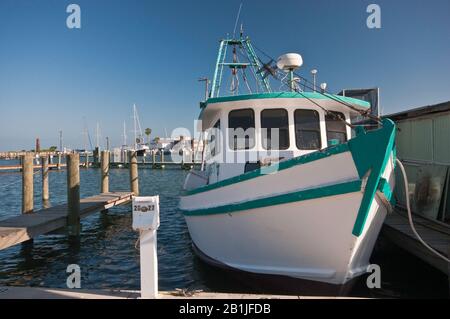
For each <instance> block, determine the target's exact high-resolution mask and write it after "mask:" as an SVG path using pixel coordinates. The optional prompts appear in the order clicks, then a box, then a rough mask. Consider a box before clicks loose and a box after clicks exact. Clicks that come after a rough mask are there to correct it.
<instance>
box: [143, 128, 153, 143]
mask: <svg viewBox="0 0 450 319" xmlns="http://www.w3.org/2000/svg"><path fill="white" fill-rule="evenodd" d="M144 133H145V135H147V143H148V144H149V145H150V135H151V134H152V129H151V128H148V127H147V128H146V129H145V131H144Z"/></svg>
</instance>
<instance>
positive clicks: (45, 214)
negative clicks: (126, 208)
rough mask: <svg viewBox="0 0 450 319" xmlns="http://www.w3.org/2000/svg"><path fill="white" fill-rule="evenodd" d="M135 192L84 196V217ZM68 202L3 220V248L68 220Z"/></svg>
mask: <svg viewBox="0 0 450 319" xmlns="http://www.w3.org/2000/svg"><path fill="white" fill-rule="evenodd" d="M132 195H133V193H131V192H111V193H104V194H99V195H95V196H91V197H87V198H83V199H81V200H80V218H84V217H87V216H89V215H91V214H93V213H96V212H98V211H101V210H105V209H109V208H112V207H114V206H117V205H121V204H125V203H127V202H129V201H131V196H132ZM67 214H68V211H67V204H62V205H57V206H53V207H50V208H46V209H42V210H39V211H36V212H34V213H31V214H21V215H18V216H14V217H11V218H8V219H5V220H1V221H0V250H2V249H6V248H8V247H11V246H14V245H17V244H19V243H22V242H24V241H27V240H29V239H32V238H35V237H37V236H39V235H43V234H46V233H49V232H52V231H55V230H57V229H60V228H63V227H65V226H66V224H67Z"/></svg>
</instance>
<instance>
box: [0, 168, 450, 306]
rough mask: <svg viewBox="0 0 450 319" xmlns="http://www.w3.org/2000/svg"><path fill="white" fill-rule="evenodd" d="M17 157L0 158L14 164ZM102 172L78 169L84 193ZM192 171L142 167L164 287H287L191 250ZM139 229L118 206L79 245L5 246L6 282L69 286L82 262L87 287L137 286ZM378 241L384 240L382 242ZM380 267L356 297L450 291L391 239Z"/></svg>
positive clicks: (306, 290) (8, 211) (56, 187)
mask: <svg viewBox="0 0 450 319" xmlns="http://www.w3.org/2000/svg"><path fill="white" fill-rule="evenodd" d="M14 163H15V162H14V161H0V165H8V164H9V165H11V164H14ZM99 174H100V171H99V170H97V169H88V170H84V169H81V170H80V179H81V190H80V191H81V196H82V197H85V196H91V195H95V194H96V193H98V190H99V189H100V176H99ZM186 174H187V173H186V171H182V170H180V169H166V170H152V169H140V170H139V183H140V191H141V195H155V194H159V195H160V206H161V211H160V219H161V225H160V228H159V230H158V262H159V264H158V267H159V286H160V289H161V290H174V289H176V288H183V289H189V290H194V289H200V290H204V291H216V292H242V293H244V292H248V293H252V292H255V293H285V292H286V290H285V289H284V288H285V287H283V286H279V287H277V286H275V287H273V286H272V285H270V286H268V285H265V283H263V282H261V281H258V280H256V281H255V280H254V279H253V278H250V276H248V277H247V276H245V275H239V276H238V275H236V274H235V273H233V272H225V271H223V270H220V269H216V268H213V267H210V266H208V265H205V264H204V263H203V262H201V261H200V260H199V259H198V258H197V257H196V256H195V255H194V253H193V251H192V249H191V242H190V237H189V233H188V230H187V227H186V224H185V221H184V218H183V216H182V214H181V212H180V211H179V210H178V209H177V205H178V200H179V196H180V192H181V188H182V185H183V181H184V178H185V176H186ZM128 178H129V175H128V170H126V169H112V170H111V175H110V188H111V190H112V191H119V190H127V189H128V187H129V180H128ZM49 182H50V194H51V203H52V204H53V205H55V204H58V203H61V202H64V201H65V199H66V173H65V170H62V171H51V172H50V176H49ZM40 189H41V179H40V174H39V173H37V174H36V175H35V208H36V209H39V208H41V200H40ZM0 203H1V204H0V219H4V218H7V217H10V216H16V215H18V214H20V209H21V175H20V173H0ZM136 241H137V234H136V233H135V232H134V231H133V230H132V229H131V207H130V205H125V206H120V207H115V208H113V209H110V210H109V212H108V213H106V214H100V213H99V214H94V215H92V216H90V217H88V218H86V219H83V221H82V233H81V239H80V242H79V244H73V243H69V242H68V240H67V237H66V236H65V235H64V233H62V232H61V233H59V234H51V235H45V236H40V237H38V238H37V239H35V241H34V244H33V245H31V246H30V245H17V246H14V247H11V248H8V249H6V250H3V251H0V286H1V285H15V286H42V287H52V288H65V287H66V278H67V273H66V267H67V265H69V264H78V265H80V267H81V274H82V278H81V280H82V288H86V289H99V288H112V289H118V288H120V289H139V282H140V275H139V252H138V250H136V248H135V244H136ZM380 242H383V240H381V241H380ZM372 262H373V263H377V264H379V265H380V266H381V269H382V289H376V290H370V289H368V288H367V287H366V285H365V277H364V276H363V277H361V278H360V279H359V280H358V281H357V282H356V284H355V285H354V287H353V289H352V290H351V291H350V292H349V293H348V294H349V295H350V296H366V297H418V298H431V297H441V298H447V297H448V281H447V277H446V276H445V275H443V274H441V273H440V272H438V271H436V270H434V269H433V268H432V267H430V266H428V265H426V264H425V263H423V262H422V261H420V260H418V259H417V258H415V257H413V256H410V255H409V254H407V253H405V252H404V251H402V250H400V249H398V248H396V247H395V246H393V245H391V244H384V245H382V249H377V250H376V251H375V253H374V255H373V258H372ZM297 293H301V294H303V295H311V294H317V291H316V290H315V289H314V287H310V286H307V287H306V286H305V287H303V286H301V285H299V286H298V289H297Z"/></svg>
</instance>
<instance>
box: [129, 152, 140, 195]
mask: <svg viewBox="0 0 450 319" xmlns="http://www.w3.org/2000/svg"><path fill="white" fill-rule="evenodd" d="M130 188H131V191H132V192H133V193H134V196H139V181H138V161H137V153H136V151H131V152H130Z"/></svg>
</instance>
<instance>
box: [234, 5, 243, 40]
mask: <svg viewBox="0 0 450 319" xmlns="http://www.w3.org/2000/svg"><path fill="white" fill-rule="evenodd" d="M241 10H242V2H241V4H240V5H239V10H238V14H237V16H236V21H235V22H234V30H233V39H234V38H235V37H236V29H237V25H238V22H239V18H240V16H241ZM241 30H242V28H241Z"/></svg>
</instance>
